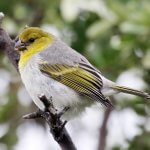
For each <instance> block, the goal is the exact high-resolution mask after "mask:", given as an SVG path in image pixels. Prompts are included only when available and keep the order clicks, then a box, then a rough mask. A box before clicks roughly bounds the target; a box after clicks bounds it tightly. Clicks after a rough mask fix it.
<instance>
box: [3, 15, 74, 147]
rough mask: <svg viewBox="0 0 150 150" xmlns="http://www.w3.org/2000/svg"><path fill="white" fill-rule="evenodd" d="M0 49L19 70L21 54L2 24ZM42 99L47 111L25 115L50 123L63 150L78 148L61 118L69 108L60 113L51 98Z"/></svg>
mask: <svg viewBox="0 0 150 150" xmlns="http://www.w3.org/2000/svg"><path fill="white" fill-rule="evenodd" d="M3 17H4V16H3V14H2V13H0V23H1V22H2V19H3ZM0 50H1V51H3V52H5V54H6V55H7V56H8V58H9V60H10V61H11V63H12V64H13V65H14V66H15V68H16V69H17V70H18V61H19V54H18V53H17V51H15V50H14V41H13V40H12V39H11V38H10V37H9V35H8V34H7V32H6V31H4V30H3V29H2V28H1V24H0ZM40 100H41V101H42V102H43V104H44V105H45V107H46V109H45V111H41V110H39V111H37V112H34V113H31V114H29V115H26V116H24V118H25V119H31V118H32V119H35V118H39V117H42V118H43V119H44V120H45V121H46V122H47V123H48V125H49V128H50V131H51V133H52V135H53V137H54V139H55V140H56V141H57V143H58V144H59V145H60V147H61V149H62V150H76V148H75V145H74V144H73V142H72V140H71V138H70V136H69V134H68V132H67V130H66V128H65V124H66V121H65V122H62V121H61V119H60V117H61V115H62V114H64V113H65V110H67V108H64V110H63V111H62V112H60V113H58V112H57V110H56V109H55V108H54V107H52V105H51V103H50V102H49V100H47V98H46V97H45V96H42V97H40Z"/></svg>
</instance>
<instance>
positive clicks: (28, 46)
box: [15, 27, 54, 52]
mask: <svg viewBox="0 0 150 150" xmlns="http://www.w3.org/2000/svg"><path fill="white" fill-rule="evenodd" d="M53 39H54V37H53V35H51V34H50V33H48V32H45V31H43V30H42V29H40V28H38V27H26V28H25V29H24V30H23V31H22V32H21V33H20V34H19V35H18V38H17V39H16V43H15V49H16V50H18V51H19V52H24V51H31V50H32V49H34V51H39V49H42V48H44V47H45V46H46V45H47V44H50V43H51V42H53Z"/></svg>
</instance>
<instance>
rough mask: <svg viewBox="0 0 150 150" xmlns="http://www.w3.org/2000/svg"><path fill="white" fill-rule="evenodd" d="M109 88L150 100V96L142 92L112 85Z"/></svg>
mask: <svg viewBox="0 0 150 150" xmlns="http://www.w3.org/2000/svg"><path fill="white" fill-rule="evenodd" d="M111 88H112V89H113V90H115V91H118V92H123V93H127V94H132V95H137V96H140V97H143V98H145V99H150V94H148V93H146V92H143V91H139V90H135V89H132V88H128V87H124V86H118V85H113V86H112V87H111Z"/></svg>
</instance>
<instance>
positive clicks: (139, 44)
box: [0, 0, 150, 150]
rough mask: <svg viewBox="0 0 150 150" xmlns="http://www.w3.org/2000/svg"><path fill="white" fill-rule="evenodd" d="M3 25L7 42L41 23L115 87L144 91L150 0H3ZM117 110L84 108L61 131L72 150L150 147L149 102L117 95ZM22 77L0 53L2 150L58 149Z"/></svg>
mask: <svg viewBox="0 0 150 150" xmlns="http://www.w3.org/2000/svg"><path fill="white" fill-rule="evenodd" d="M0 11H2V12H4V13H5V19H4V21H3V24H2V26H3V28H5V29H6V31H7V32H8V33H9V35H10V36H11V37H12V38H15V37H16V35H17V34H18V33H19V32H20V31H21V30H22V29H23V28H24V27H25V25H29V26H40V27H42V28H43V29H44V30H46V31H49V32H51V33H53V34H54V35H55V36H57V37H59V38H61V39H62V40H63V41H65V42H66V43H67V44H68V45H70V46H71V47H72V48H74V49H76V50H77V51H78V52H80V53H82V54H83V55H85V56H86V57H87V58H88V59H89V61H90V62H91V63H93V64H94V65H95V66H96V67H97V68H98V69H100V70H101V72H103V74H104V75H105V76H106V77H107V78H109V79H111V80H113V81H116V82H117V83H119V84H122V85H126V86H129V87H133V88H136V89H141V90H147V91H149V92H150V1H149V0H141V1H140V0H113V1H112V0H1V1H0ZM112 100H113V101H114V103H115V106H116V108H115V110H113V111H107V110H106V109H105V108H102V107H101V106H99V105H97V106H93V107H92V108H88V109H86V113H84V114H83V115H82V116H80V117H79V118H77V119H75V120H72V121H70V122H69V123H68V124H67V126H66V127H67V129H68V131H69V133H70V134H71V137H72V139H73V141H74V143H75V145H76V146H77V148H78V150H104V149H105V150H150V117H149V116H150V102H147V101H146V100H143V99H142V98H139V97H135V96H131V95H125V94H119V95H117V96H114V97H113V98H112ZM34 110H36V106H35V105H34V104H33V103H32V101H31V99H30V97H29V96H28V94H27V92H26V90H25V88H24V86H23V84H22V83H21V80H20V76H19V74H18V73H17V71H16V70H15V68H14V67H13V66H12V65H11V63H10V62H9V60H8V58H7V57H6V56H5V55H4V54H3V53H2V51H1V52H0V150H60V148H59V146H58V145H57V143H56V142H55V141H54V140H53V138H52V136H51V135H50V134H49V131H48V127H47V125H45V124H44V122H43V121H41V120H36V121H34V120H23V119H22V118H21V117H22V115H23V114H26V113H29V112H32V111H34Z"/></svg>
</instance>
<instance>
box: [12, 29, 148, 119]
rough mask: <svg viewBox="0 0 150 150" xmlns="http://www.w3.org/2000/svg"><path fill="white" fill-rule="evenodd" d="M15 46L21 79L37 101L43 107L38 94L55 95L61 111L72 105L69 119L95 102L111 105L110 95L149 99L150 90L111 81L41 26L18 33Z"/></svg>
mask: <svg viewBox="0 0 150 150" xmlns="http://www.w3.org/2000/svg"><path fill="white" fill-rule="evenodd" d="M15 49H16V50H17V51H18V52H19V53H20V60H19V64H18V66H19V72H20V75H21V79H22V81H23V83H24V85H25V87H26V89H27V91H28V93H29V95H30V96H31V98H32V99H33V101H34V102H35V104H36V105H37V106H38V107H39V108H40V109H42V110H43V109H44V105H43V103H42V102H41V101H40V100H39V96H40V95H41V94H44V95H45V96H46V97H47V98H48V99H49V98H50V97H52V102H53V105H54V107H56V108H57V109H58V110H61V109H62V108H64V107H69V110H68V111H67V112H66V113H65V114H64V118H65V119H66V120H70V119H72V118H74V117H75V116H78V115H79V114H80V113H81V112H83V111H84V110H85V108H86V107H89V106H91V105H92V104H93V103H95V102H99V103H100V104H102V105H104V106H106V107H112V103H111V101H110V100H109V98H108V97H109V96H110V95H113V94H117V93H119V92H123V93H128V94H133V95H137V96H141V97H143V98H145V99H150V95H149V94H148V93H145V92H142V91H138V90H135V89H131V88H128V87H124V86H119V85H117V84H116V83H114V82H112V81H110V80H108V79H107V78H105V77H104V76H103V75H102V74H101V72H100V71H99V70H98V69H96V68H95V67H94V66H93V65H91V64H90V62H89V61H88V60H87V59H86V58H85V57H84V56H82V55H81V54H79V53H78V52H76V51H75V50H74V49H72V48H71V47H69V46H68V45H67V44H65V43H64V42H62V41H61V40H59V39H58V38H56V37H55V36H54V35H52V34H51V33H48V32H45V31H43V30H42V29H40V28H38V27H26V28H25V29H24V30H23V31H22V32H21V33H20V34H19V35H18V39H17V40H16V43H15Z"/></svg>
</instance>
